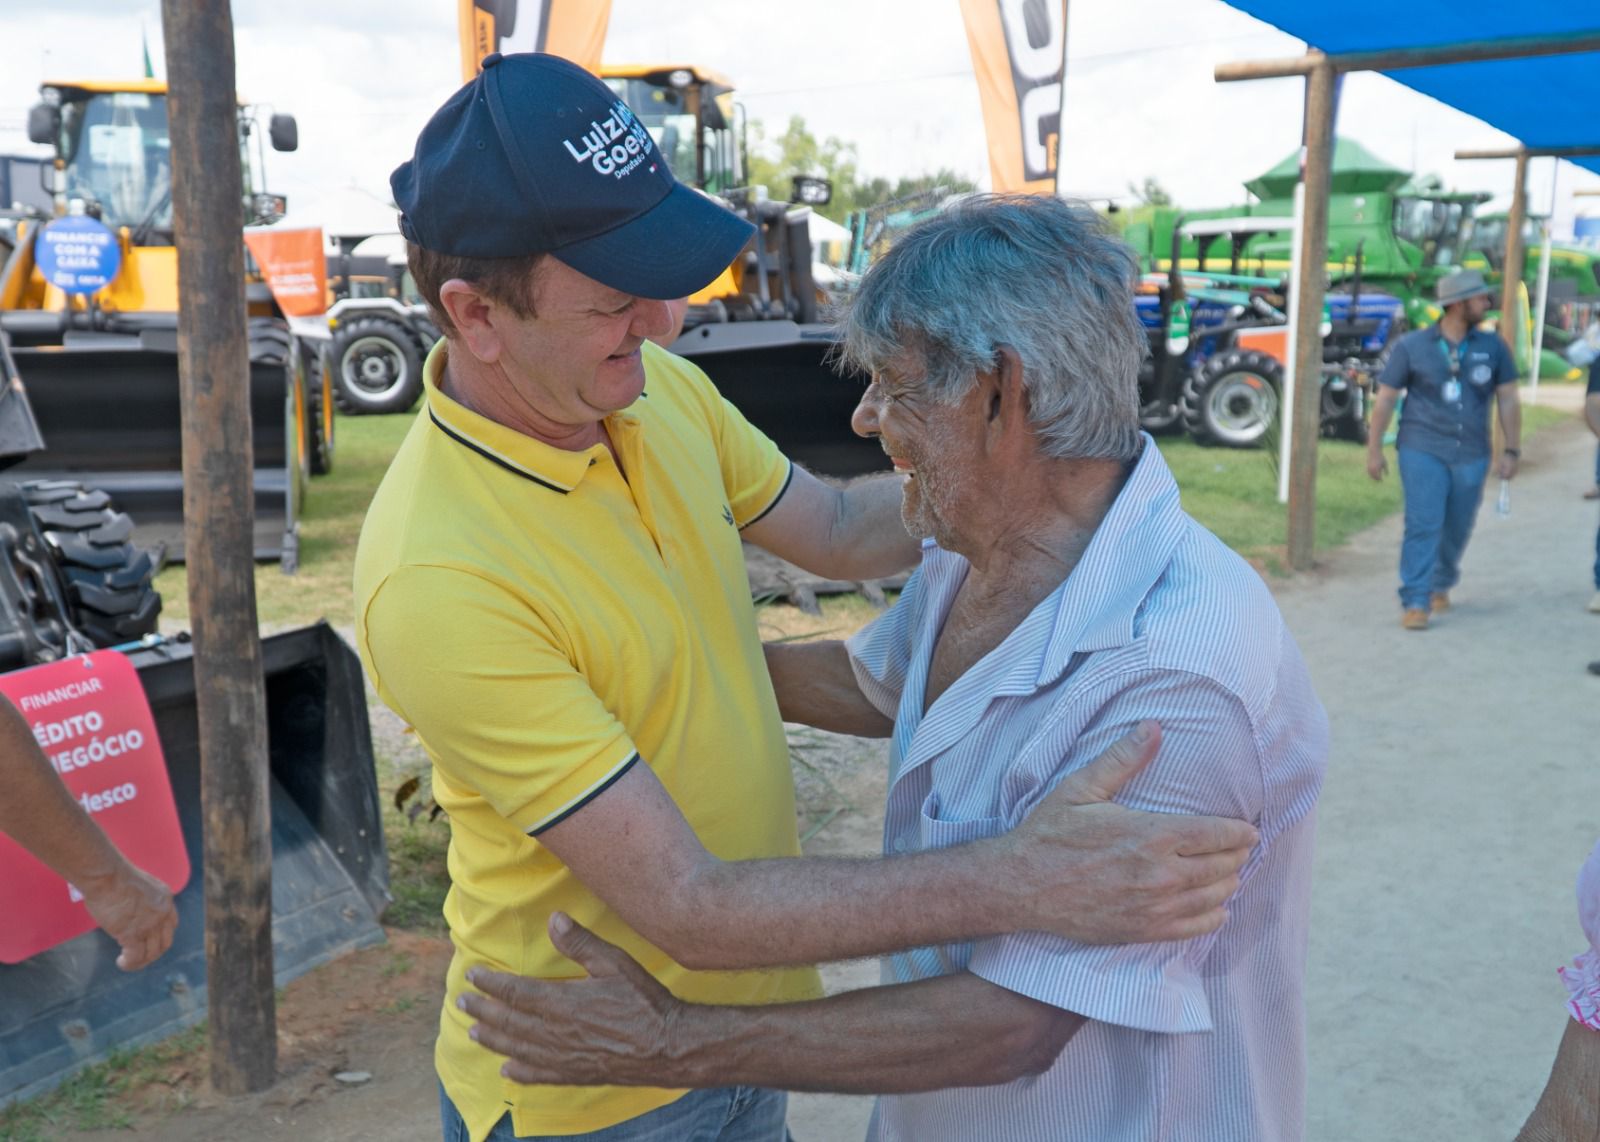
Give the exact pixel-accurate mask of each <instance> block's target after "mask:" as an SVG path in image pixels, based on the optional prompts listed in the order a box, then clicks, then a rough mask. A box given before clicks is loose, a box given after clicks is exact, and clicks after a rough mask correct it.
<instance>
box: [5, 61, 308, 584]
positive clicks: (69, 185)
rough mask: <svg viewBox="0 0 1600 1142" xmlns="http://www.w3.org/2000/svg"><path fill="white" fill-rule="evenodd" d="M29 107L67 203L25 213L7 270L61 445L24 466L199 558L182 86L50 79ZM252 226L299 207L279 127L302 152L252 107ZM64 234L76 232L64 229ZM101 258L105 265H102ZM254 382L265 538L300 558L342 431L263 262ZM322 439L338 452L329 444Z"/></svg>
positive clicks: (252, 297)
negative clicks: (276, 169) (182, 283)
mask: <svg viewBox="0 0 1600 1142" xmlns="http://www.w3.org/2000/svg"><path fill="white" fill-rule="evenodd" d="M40 93H41V102H40V103H39V104H38V105H37V106H35V107H34V108H33V110H32V111H31V112H30V113H29V116H28V134H29V138H30V139H31V140H32V141H33V142H35V143H39V144H42V145H46V146H49V147H51V148H52V151H53V155H54V158H53V164H52V169H51V170H50V171H49V172H47V174H48V175H49V177H50V183H51V185H50V192H51V200H52V202H51V210H50V212H49V215H48V216H44V215H43V214H42V212H40V213H38V214H35V215H33V216H30V217H29V218H26V219H24V220H23V221H22V222H21V223H20V224H19V225H18V226H17V229H16V249H15V252H14V253H13V254H12V255H11V257H10V258H9V260H8V261H7V262H6V264H5V267H4V269H3V270H0V338H4V340H5V342H6V344H7V345H8V346H9V348H10V350H11V353H12V356H13V359H14V360H15V362H16V366H17V368H18V369H19V370H20V372H21V374H22V376H23V377H24V379H25V380H26V383H27V385H28V388H29V393H30V396H31V399H32V403H33V409H34V413H35V415H36V416H37V418H38V422H39V428H40V429H41V431H42V433H43V435H44V438H45V440H46V441H47V442H48V448H47V449H45V450H43V451H41V452H39V453H37V454H35V455H31V456H29V457H28V458H26V459H25V460H23V461H22V462H21V464H19V465H18V468H19V470H20V471H22V472H23V473H24V474H26V475H27V476H30V477H32V476H40V477H46V476H48V477H64V478H70V479H74V480H77V481H79V482H83V483H88V484H91V485H93V486H95V487H97V488H100V489H103V490H105V491H107V492H109V493H110V494H111V495H112V496H113V497H114V498H115V500H116V502H117V503H118V505H119V506H120V507H122V508H123V509H124V510H127V511H129V512H131V513H133V515H134V517H135V518H136V519H137V521H138V528H139V538H140V541H141V542H143V543H145V544H155V543H162V544H164V545H165V548H166V552H167V557H168V558H170V559H181V558H182V556H183V547H182V545H183V530H182V486H183V485H182V460H181V438H182V433H181V414H180V401H179V389H178V367H177V329H178V320H179V314H178V283H177V278H178V275H177V250H176V248H175V246H174V244H173V243H174V236H173V219H172V191H171V177H172V153H171V143H170V137H169V132H168V123H167V96H166V84H165V83H164V82H163V81H161V80H155V79H142V80H129V81H122V82H101V81H76V82H48V83H45V84H44V85H43V86H42V87H41V89H40ZM238 131H239V147H240V154H241V157H242V159H243V167H244V174H245V177H244V185H243V186H242V187H241V188H240V211H239V223H240V228H241V240H242V237H243V228H244V227H245V226H246V225H261V224H269V223H271V222H273V221H275V220H277V219H279V218H281V217H282V216H283V213H284V209H285V200H284V198H283V197H282V196H281V195H276V194H272V193H270V192H268V191H267V190H266V189H265V186H264V184H263V182H262V170H263V166H264V159H265V149H266V148H265V142H264V140H265V141H270V143H271V145H272V147H273V148H274V149H276V150H280V151H290V150H294V149H295V147H296V145H297V142H298V138H297V135H298V132H297V128H296V125H295V122H294V119H293V118H292V117H291V116H288V115H272V116H271V117H270V119H268V120H267V122H266V124H265V125H263V123H262V115H261V114H260V113H259V112H258V111H257V109H255V108H253V107H250V106H241V107H240V109H239V114H238ZM57 239H62V240H60V241H58V240H57ZM85 259H87V260H88V262H92V263H94V264H95V265H96V266H98V267H99V268H100V269H101V270H103V271H104V272H105V277H104V279H103V280H102V279H101V278H94V277H86V276H85V275H83V274H81V273H79V272H78V270H79V269H81V264H84V263H85ZM247 264H248V265H249V267H250V269H249V280H248V281H247V283H246V293H247V300H248V305H249V340H250V377H249V383H250V395H251V415H252V420H253V423H254V439H253V441H252V445H253V448H254V456H255V512H256V533H255V546H256V554H257V556H258V557H259V558H282V559H283V560H284V562H285V565H286V567H288V568H291V569H292V567H293V564H294V561H295V558H296V551H297V532H296V518H297V515H298V506H299V500H300V497H301V496H302V494H303V493H304V490H305V480H306V478H307V477H308V476H309V475H310V474H311V473H310V469H311V463H310V457H311V455H312V453H313V452H314V451H318V450H319V449H317V448H315V447H314V444H315V443H321V441H320V437H321V436H322V435H325V434H326V433H328V432H330V431H331V429H332V418H331V415H325V414H324V410H323V408H322V407H321V406H322V405H323V404H324V403H325V393H324V392H323V391H322V388H321V386H311V385H310V384H308V380H307V377H308V373H309V371H310V367H311V364H312V362H313V360H314V359H315V355H316V348H315V346H314V345H313V344H311V343H309V342H305V341H303V340H302V339H301V338H300V337H298V336H296V335H295V334H294V333H293V332H292V331H291V329H290V327H289V324H288V322H287V321H286V320H285V318H284V313H283V310H282V308H281V306H280V305H279V304H278V303H277V301H275V300H274V297H273V294H272V291H271V290H270V288H269V287H268V286H267V285H266V283H265V281H264V280H263V278H262V276H261V273H260V271H259V268H258V267H256V266H255V264H254V262H253V261H248V262H247ZM320 451H323V452H328V451H330V450H328V449H326V448H323V449H320Z"/></svg>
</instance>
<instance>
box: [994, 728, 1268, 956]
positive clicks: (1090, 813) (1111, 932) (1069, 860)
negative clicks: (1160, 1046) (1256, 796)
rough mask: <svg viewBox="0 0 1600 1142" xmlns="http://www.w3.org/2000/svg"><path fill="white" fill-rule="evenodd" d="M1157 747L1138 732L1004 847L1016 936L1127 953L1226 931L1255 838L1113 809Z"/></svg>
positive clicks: (1147, 733) (1078, 776) (1205, 821)
mask: <svg viewBox="0 0 1600 1142" xmlns="http://www.w3.org/2000/svg"><path fill="white" fill-rule="evenodd" d="M1160 744H1161V728H1160V727H1159V726H1158V725H1156V724H1155V723H1154V722H1141V723H1139V725H1138V727H1136V728H1135V729H1134V731H1133V732H1132V733H1131V734H1129V735H1128V736H1127V737H1124V738H1121V739H1120V740H1118V741H1116V742H1114V743H1113V744H1112V745H1111V747H1110V748H1109V749H1107V750H1106V751H1105V752H1104V753H1102V754H1101V755H1100V756H1099V757H1097V758H1095V760H1094V761H1092V762H1090V763H1089V764H1088V765H1086V766H1084V767H1083V768H1082V769H1079V770H1077V771H1075V772H1073V773H1071V774H1069V775H1068V776H1067V777H1066V778H1065V779H1063V780H1062V782H1061V784H1060V785H1058V786H1057V787H1056V788H1055V789H1054V790H1052V791H1051V793H1050V795H1049V796H1048V797H1046V798H1045V799H1044V800H1043V801H1041V802H1040V803H1039V805H1038V807H1037V808H1036V809H1035V810H1034V811H1033V812H1032V813H1031V814H1030V815H1029V816H1028V818H1027V819H1026V820H1025V821H1024V822H1023V823H1022V824H1021V825H1019V826H1018V827H1017V828H1016V829H1014V830H1013V831H1012V832H1011V833H1010V834H1008V835H1007V836H1005V837H1002V838H999V843H1001V844H1003V845H1006V846H1007V847H1008V849H1009V852H1008V854H1007V855H1008V864H1009V866H1010V868H1011V869H1012V871H1013V873H1014V875H1013V876H1011V877H1010V878H1009V883H1008V884H1006V885H1005V887H1006V888H1007V889H1009V891H1010V893H1011V895H1012V896H1013V897H1014V903H1015V905H1016V906H1017V909H1018V917H1017V918H1018V919H1019V921H1020V923H1019V924H1017V925H1016V926H1017V927H1020V928H1026V929H1032V930H1038V931H1046V932H1055V933H1057V934H1059V935H1062V936H1066V937H1068V938H1069V939H1074V940H1079V941H1082V942H1084V943H1090V944H1124V943H1153V942H1157V941H1162V940H1187V939H1192V938H1193V937H1195V936H1202V935H1205V934H1206V933H1207V932H1213V931H1215V930H1216V929H1217V928H1220V927H1221V926H1222V923H1223V921H1224V920H1226V919H1227V913H1226V912H1225V911H1224V909H1223V905H1224V903H1226V902H1227V900H1228V898H1229V897H1230V896H1232V895H1233V893H1234V892H1235V891H1236V890H1237V889H1238V887H1239V869H1240V868H1242V867H1243V866H1244V863H1245V861H1246V860H1247V859H1248V858H1249V856H1250V849H1251V848H1252V846H1254V845H1255V843H1256V841H1257V840H1258V839H1259V836H1258V834H1257V833H1256V830H1255V829H1254V828H1252V827H1251V826H1250V825H1248V824H1246V823H1245V822H1243V821H1235V820H1230V819H1228V818H1224V817H1185V816H1178V815H1176V814H1171V813H1144V812H1139V811H1137V810H1133V809H1124V808H1123V807H1122V806H1120V805H1115V804H1112V803H1111V798H1112V797H1114V796H1116V794H1117V792H1118V791H1119V790H1120V789H1121V788H1122V787H1123V786H1124V785H1126V784H1127V782H1128V781H1129V779H1131V778H1132V777H1133V775H1134V774H1136V773H1138V772H1139V771H1140V770H1141V769H1143V768H1144V767H1145V766H1146V765H1147V764H1149V762H1150V760H1151V759H1152V758H1154V757H1155V755H1156V751H1157V749H1158V748H1159V747H1160Z"/></svg>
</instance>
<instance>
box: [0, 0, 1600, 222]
mask: <svg viewBox="0 0 1600 1142" xmlns="http://www.w3.org/2000/svg"><path fill="white" fill-rule="evenodd" d="M455 8H456V5H455V2H454V0H233V13H234V25H235V43H236V59H237V64H236V66H237V75H238V80H237V87H238V90H239V92H240V94H241V96H242V97H244V98H245V99H248V100H250V101H253V102H258V103H262V104H266V105H270V107H271V109H272V110H275V111H286V112H290V113H292V114H294V115H295V117H296V118H297V119H298V121H299V126H300V149H299V150H298V151H297V152H295V153H293V154H282V155H272V156H270V177H269V179H268V182H269V186H270V189H272V190H274V191H277V192H278V193H283V194H287V195H288V197H289V200H290V212H291V214H293V215H297V216H298V215H301V214H303V213H305V212H310V213H316V212H318V211H321V212H323V213H327V214H334V213H341V212H348V211H349V210H352V209H367V208H370V209H375V210H383V209H384V207H385V204H386V202H387V192H388V176H389V172H390V171H392V170H393V169H394V167H395V166H396V165H397V164H399V163H400V162H401V161H402V160H404V159H406V158H408V157H409V156H410V154H411V150H412V146H413V144H414V142H415V139H416V134H417V132H418V130H419V129H420V128H421V126H422V124H423V123H424V122H425V121H426V120H427V118H428V116H429V114H430V113H431V112H432V111H433V110H434V108H436V107H437V106H438V105H439V104H440V103H441V102H443V100H444V99H445V98H446V97H447V96H448V95H449V94H450V93H451V91H452V90H454V89H455V87H456V86H457V85H458V84H459V82H460V77H459V62H458V55H457V46H456V43H457V41H456V28H455ZM160 25H161V18H160V3H159V0H4V3H3V4H0V35H3V36H4V38H5V42H6V46H7V53H6V58H7V64H6V67H5V68H4V69H3V71H0V152H17V153H34V152H37V150H38V148H35V147H32V146H31V145H30V144H29V143H28V141H27V136H26V133H25V124H26V117H27V110H28V108H29V106H31V105H32V104H33V103H34V102H35V100H36V98H37V88H38V84H39V82H40V81H41V80H43V79H45V78H47V77H48V78H53V79H83V78H101V79H106V78H126V77H128V76H138V75H140V74H142V71H141V67H142V57H141V54H140V41H141V35H142V34H148V36H149V42H150V52H151V56H152V58H153V59H154V60H155V63H156V72H157V74H158V75H164V74H165V61H164V58H163V52H164V45H163V41H162V38H161V27H160ZM1304 46H1305V45H1304V44H1303V43H1302V42H1301V41H1298V40H1295V39H1293V38H1292V37H1289V36H1286V35H1283V34H1282V33H1280V32H1278V31H1276V30H1274V29H1273V28H1271V27H1270V26H1268V25H1266V24H1263V23H1260V22H1258V21H1256V20H1255V19H1253V18H1251V17H1249V16H1246V15H1244V14H1242V13H1240V12H1238V11H1236V10H1234V9H1232V8H1230V7H1228V6H1227V5H1226V4H1223V3H1221V2H1220V0H1070V3H1069V11H1068V23H1067V57H1068V62H1067V83H1066V91H1065V97H1064V101H1063V102H1064V113H1063V119H1062V144H1061V165H1062V172H1063V174H1062V184H1063V188H1064V190H1066V191H1067V192H1069V193H1077V194H1081V195H1084V196H1086V197H1091V198H1105V197H1111V196H1122V197H1124V198H1126V196H1127V194H1128V184H1129V183H1142V182H1143V180H1144V179H1145V178H1146V177H1154V178H1156V179H1158V180H1159V181H1160V182H1161V184H1162V185H1163V186H1165V187H1166V188H1167V189H1168V190H1169V191H1170V192H1171V193H1172V194H1173V195H1174V197H1175V198H1176V200H1177V201H1178V202H1179V203H1180V204H1183V205H1186V206H1190V207H1204V206H1220V205H1227V204H1231V203H1239V202H1243V201H1245V197H1246V196H1245V194H1244V191H1243V188H1242V186H1241V184H1242V183H1243V182H1244V181H1245V180H1246V179H1248V178H1251V177H1254V176H1255V175H1257V174H1259V173H1261V172H1262V171H1264V170H1266V169H1267V168H1268V167H1270V166H1272V165H1273V164H1274V163H1276V162H1277V161H1278V160H1280V159H1282V158H1283V157H1284V156H1285V155H1287V154H1289V153H1290V152H1291V151H1292V150H1294V149H1295V147H1296V146H1298V144H1299V135H1300V113H1301V112H1300V108H1301V94H1300V92H1301V86H1302V85H1301V81H1300V80H1297V79H1279V80H1263V81H1257V82H1253V83H1233V84H1219V83H1216V82H1215V81H1214V80H1213V78H1212V69H1213V68H1214V67H1215V66H1216V64H1218V63H1221V62H1227V61H1232V60H1241V59H1264V58H1277V57H1282V56H1291V55H1297V54H1299V53H1300V52H1302V51H1303V50H1304ZM605 56H606V59H607V60H608V61H611V62H618V63H633V62H659V63H676V62H684V63H696V64H701V65H705V66H709V67H711V68H714V69H716V70H717V71H720V72H722V73H723V74H725V75H727V76H728V77H729V78H731V79H732V80H733V82H734V83H735V85H736V86H737V88H738V90H739V99H740V100H741V102H743V103H744V105H745V107H746V109H747V111H748V114H749V116H750V117H751V118H752V119H760V120H762V121H763V122H764V123H766V124H767V125H768V127H769V128H771V133H774V134H775V133H777V132H778V131H781V130H782V128H783V126H784V125H785V124H786V123H787V122H788V119H789V117H790V116H791V115H801V116H803V117H804V118H805V120H806V123H807V126H808V127H809V128H810V129H811V130H812V131H813V133H815V134H816V135H818V136H819V137H826V136H829V135H833V136H837V137H838V138H840V139H843V140H846V141H849V142H853V143H855V145H856V148H857V152H858V157H859V167H860V169H861V171H862V172H863V173H864V174H867V175H884V176H886V177H889V178H896V177H899V176H901V175H916V174H922V173H925V172H929V171H933V170H936V169H938V168H940V167H948V168H951V169H953V170H955V171H958V172H961V173H964V174H966V175H967V176H968V177H970V178H972V179H973V180H974V181H976V182H978V183H979V184H980V185H987V182H988V158H987V151H986V149H985V144H984V139H983V125H982V120H981V117H980V110H979V105H978V92H977V85H976V82H975V81H974V79H973V75H972V64H971V58H970V56H969V55H968V51H967V43H966V36H965V32H964V30H963V26H962V21H961V14H960V10H959V7H958V0H804V2H801V3H796V2H793V0H785V2H783V3H779V2H778V0H694V2H693V3H690V2H688V0H614V3H613V6H612V13H611V24H610V31H609V34H608V37H607V41H606V52H605ZM1339 133H1340V135H1341V136H1345V137H1350V138H1354V139H1356V140H1358V141H1360V142H1361V143H1362V144H1363V145H1364V146H1366V147H1367V149H1369V150H1371V151H1373V152H1375V153H1376V154H1377V155H1379V156H1380V157H1381V158H1384V159H1386V160H1387V161H1389V162H1391V163H1393V164H1395V165H1396V166H1401V167H1409V168H1410V169H1413V170H1418V171H1421V172H1423V173H1428V172H1433V173H1437V174H1439V175H1441V176H1442V177H1443V178H1444V180H1445V182H1446V184H1447V185H1450V186H1453V187H1455V188H1457V189H1477V190H1486V191H1490V192H1492V193H1494V194H1495V196H1496V198H1495V200H1494V201H1492V202H1491V203H1490V204H1489V206H1488V207H1487V208H1486V209H1490V210H1492V209H1497V208H1498V209H1504V207H1505V205H1506V203H1507V201H1508V200H1509V195H1510V180H1511V177H1512V163H1511V162H1510V161H1509V160H1507V161H1500V162H1456V161H1455V160H1454V159H1453V157H1452V156H1453V153H1454V152H1455V151H1456V150H1457V149H1462V148H1469V147H1470V148H1492V147H1507V146H1511V145H1514V140H1512V139H1511V138H1510V137H1509V136H1507V135H1504V134H1502V133H1501V132H1499V131H1496V130H1494V129H1493V128H1490V127H1488V126H1487V125H1485V124H1483V123H1482V122H1480V121H1478V120H1476V119H1473V118H1470V117H1469V116H1466V115H1463V114H1461V113H1459V112H1456V111H1453V110H1451V109H1450V108H1447V107H1445V106H1443V105H1442V104H1439V103H1437V102H1435V101H1434V100H1432V99H1430V98H1428V97H1426V96H1422V95H1418V94H1415V93H1414V92H1411V91H1409V90H1408V89H1406V88H1404V87H1402V86H1401V85H1399V84H1397V83H1395V82H1393V81H1392V80H1389V79H1387V78H1385V77H1383V76H1379V75H1371V74H1356V75H1352V76H1350V77H1349V78H1348V79H1347V80H1346V83H1345V87H1344V93H1343V96H1342V102H1341V106H1340V122H1339ZM1554 165H1555V164H1554V161H1553V160H1550V159H1538V160H1535V161H1534V162H1533V163H1532V164H1531V165H1530V171H1529V180H1528V190H1529V203H1530V207H1531V208H1533V209H1536V210H1539V211H1544V210H1547V209H1548V208H1549V206H1550V204H1551V200H1552V198H1551V193H1552V182H1551V179H1552V167H1553V166H1554ZM1579 187H1585V188H1591V189H1600V176H1597V175H1593V174H1590V173H1588V172H1586V171H1583V170H1580V169H1579V168H1577V167H1574V166H1572V165H1571V164H1566V163H1562V164H1559V174H1558V175H1557V176H1556V182H1555V187H1554V189H1555V200H1554V201H1555V207H1556V219H1557V230H1558V232H1570V230H1571V219H1572V217H1573V215H1574V214H1577V213H1588V214H1600V199H1595V198H1588V199H1585V198H1578V199H1574V198H1573V197H1572V193H1571V192H1572V191H1573V190H1575V189H1577V188H1579Z"/></svg>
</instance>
